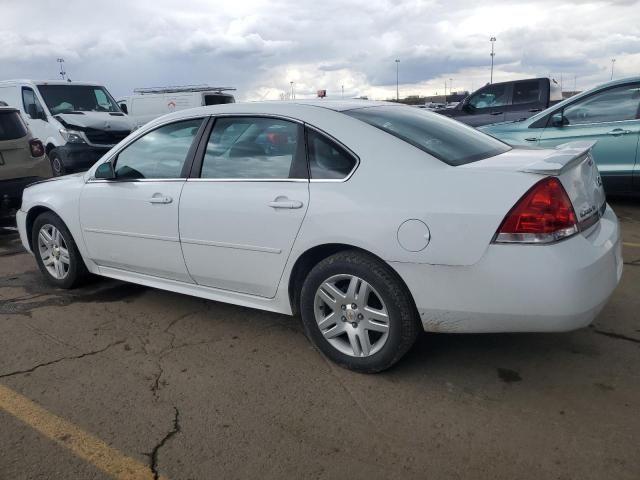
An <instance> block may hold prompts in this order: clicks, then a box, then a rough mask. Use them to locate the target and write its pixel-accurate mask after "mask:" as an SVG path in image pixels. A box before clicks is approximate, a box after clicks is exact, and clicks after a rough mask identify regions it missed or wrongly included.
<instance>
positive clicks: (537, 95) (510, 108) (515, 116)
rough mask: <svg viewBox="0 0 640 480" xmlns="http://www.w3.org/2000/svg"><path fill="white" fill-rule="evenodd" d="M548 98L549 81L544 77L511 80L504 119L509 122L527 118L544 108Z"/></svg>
mask: <svg viewBox="0 0 640 480" xmlns="http://www.w3.org/2000/svg"><path fill="white" fill-rule="evenodd" d="M548 98H549V83H548V80H546V79H541V78H536V79H533V80H523V81H521V82H513V87H512V94H511V102H510V105H507V106H506V107H505V108H504V111H505V117H504V120H505V121H507V122H510V121H516V120H524V119H526V118H529V117H530V116H532V115H534V114H535V113H537V112H541V111H542V110H544V109H545V108H546V106H547V99H548Z"/></svg>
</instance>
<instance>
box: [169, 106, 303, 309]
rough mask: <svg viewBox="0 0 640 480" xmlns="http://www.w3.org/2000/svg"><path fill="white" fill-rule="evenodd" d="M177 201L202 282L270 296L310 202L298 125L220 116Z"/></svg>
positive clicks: (190, 258) (189, 255) (191, 266)
mask: <svg viewBox="0 0 640 480" xmlns="http://www.w3.org/2000/svg"><path fill="white" fill-rule="evenodd" d="M209 130H210V133H206V134H205V135H207V136H208V137H206V138H207V142H206V143H205V142H202V144H201V146H202V147H201V149H200V151H199V152H198V154H197V156H196V161H195V163H194V169H193V173H192V175H193V176H195V178H189V179H188V180H187V182H186V184H185V186H184V189H183V191H182V197H181V200H180V239H181V243H182V251H183V254H184V259H185V262H186V264H187V268H188V271H189V274H190V275H191V277H192V278H193V279H194V280H195V281H196V282H197V283H198V284H200V285H204V286H208V287H214V288H219V289H224V290H229V291H233V292H241V293H246V294H251V295H257V296H262V297H267V298H271V297H273V296H275V294H276V290H277V287H278V283H279V281H280V277H281V276H282V272H283V270H284V267H285V264H286V262H287V258H288V257H289V253H290V252H291V248H292V247H293V243H294V241H295V239H296V236H297V234H298V230H299V229H300V226H301V224H302V221H303V219H304V216H305V214H306V211H307V207H308V203H309V179H308V170H307V165H306V155H305V147H304V144H305V142H304V134H303V127H302V125H301V124H299V123H296V122H292V121H289V120H284V119H279V118H272V117H256V116H236V117H219V118H216V119H215V122H214V123H213V125H212V126H210V127H209Z"/></svg>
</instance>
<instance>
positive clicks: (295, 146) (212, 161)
mask: <svg viewBox="0 0 640 480" xmlns="http://www.w3.org/2000/svg"><path fill="white" fill-rule="evenodd" d="M301 160H302V162H303V161H304V142H303V141H302V126H300V125H298V124H297V123H293V122H289V121H287V120H281V119H278V118H266V117H221V118H218V119H216V121H215V124H214V125H213V129H212V131H211V135H210V137H209V141H208V142H207V150H206V153H205V156H204V159H203V161H202V172H201V174H200V176H201V177H202V178H217V179H274V180H276V179H278V180H283V179H288V178H298V177H300V175H298V174H297V172H296V166H298V165H303V163H302V162H301ZM303 173H304V176H305V177H306V172H303Z"/></svg>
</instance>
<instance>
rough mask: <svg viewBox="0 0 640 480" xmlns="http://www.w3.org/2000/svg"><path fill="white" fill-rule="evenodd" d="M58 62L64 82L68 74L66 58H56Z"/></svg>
mask: <svg viewBox="0 0 640 480" xmlns="http://www.w3.org/2000/svg"><path fill="white" fill-rule="evenodd" d="M56 62H58V63H59V64H60V76H61V77H62V80H64V76H65V75H66V74H67V72H65V71H64V58H56Z"/></svg>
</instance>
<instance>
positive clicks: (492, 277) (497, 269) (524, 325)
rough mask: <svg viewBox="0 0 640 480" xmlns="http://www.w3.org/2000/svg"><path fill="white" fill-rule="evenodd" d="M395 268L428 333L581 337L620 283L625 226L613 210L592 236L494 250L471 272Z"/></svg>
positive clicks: (405, 265) (413, 266) (429, 267)
mask: <svg viewBox="0 0 640 480" xmlns="http://www.w3.org/2000/svg"><path fill="white" fill-rule="evenodd" d="M391 265H392V266H393V267H394V268H395V269H396V271H397V272H398V273H399V274H400V276H401V277H402V278H403V279H404V280H405V282H406V283H407V285H408V287H409V290H410V291H411V293H412V294H413V298H414V300H415V303H416V306H417V307H418V311H419V313H420V317H421V320H422V324H423V327H424V329H425V330H427V331H433V332H460V333H463V332H467V333H472V332H473V333H483V332H551V331H566V330H573V329H577V328H581V327H585V326H587V325H589V324H590V323H591V322H592V321H593V319H594V318H595V317H596V316H597V315H598V313H599V312H600V310H601V309H602V307H604V305H605V304H606V302H607V300H608V299H609V297H610V295H611V294H612V293H613V291H614V289H615V288H616V286H617V285H618V282H619V281H620V276H621V275H622V255H621V245H620V233H619V227H618V220H617V218H616V216H615V214H614V213H613V211H612V210H611V208H610V207H607V209H606V211H605V213H604V215H603V217H602V219H601V220H600V222H599V223H598V224H597V225H596V226H595V227H593V229H592V230H591V231H590V232H589V234H588V235H586V236H585V235H582V234H579V235H576V236H574V237H572V238H570V239H567V240H565V241H562V242H559V243H556V244H553V245H490V246H489V248H488V249H487V252H486V253H485V255H484V256H483V258H482V259H481V260H480V261H479V262H478V263H476V264H475V265H471V266H461V267H452V266H441V265H419V264H409V263H392V264H391Z"/></svg>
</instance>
